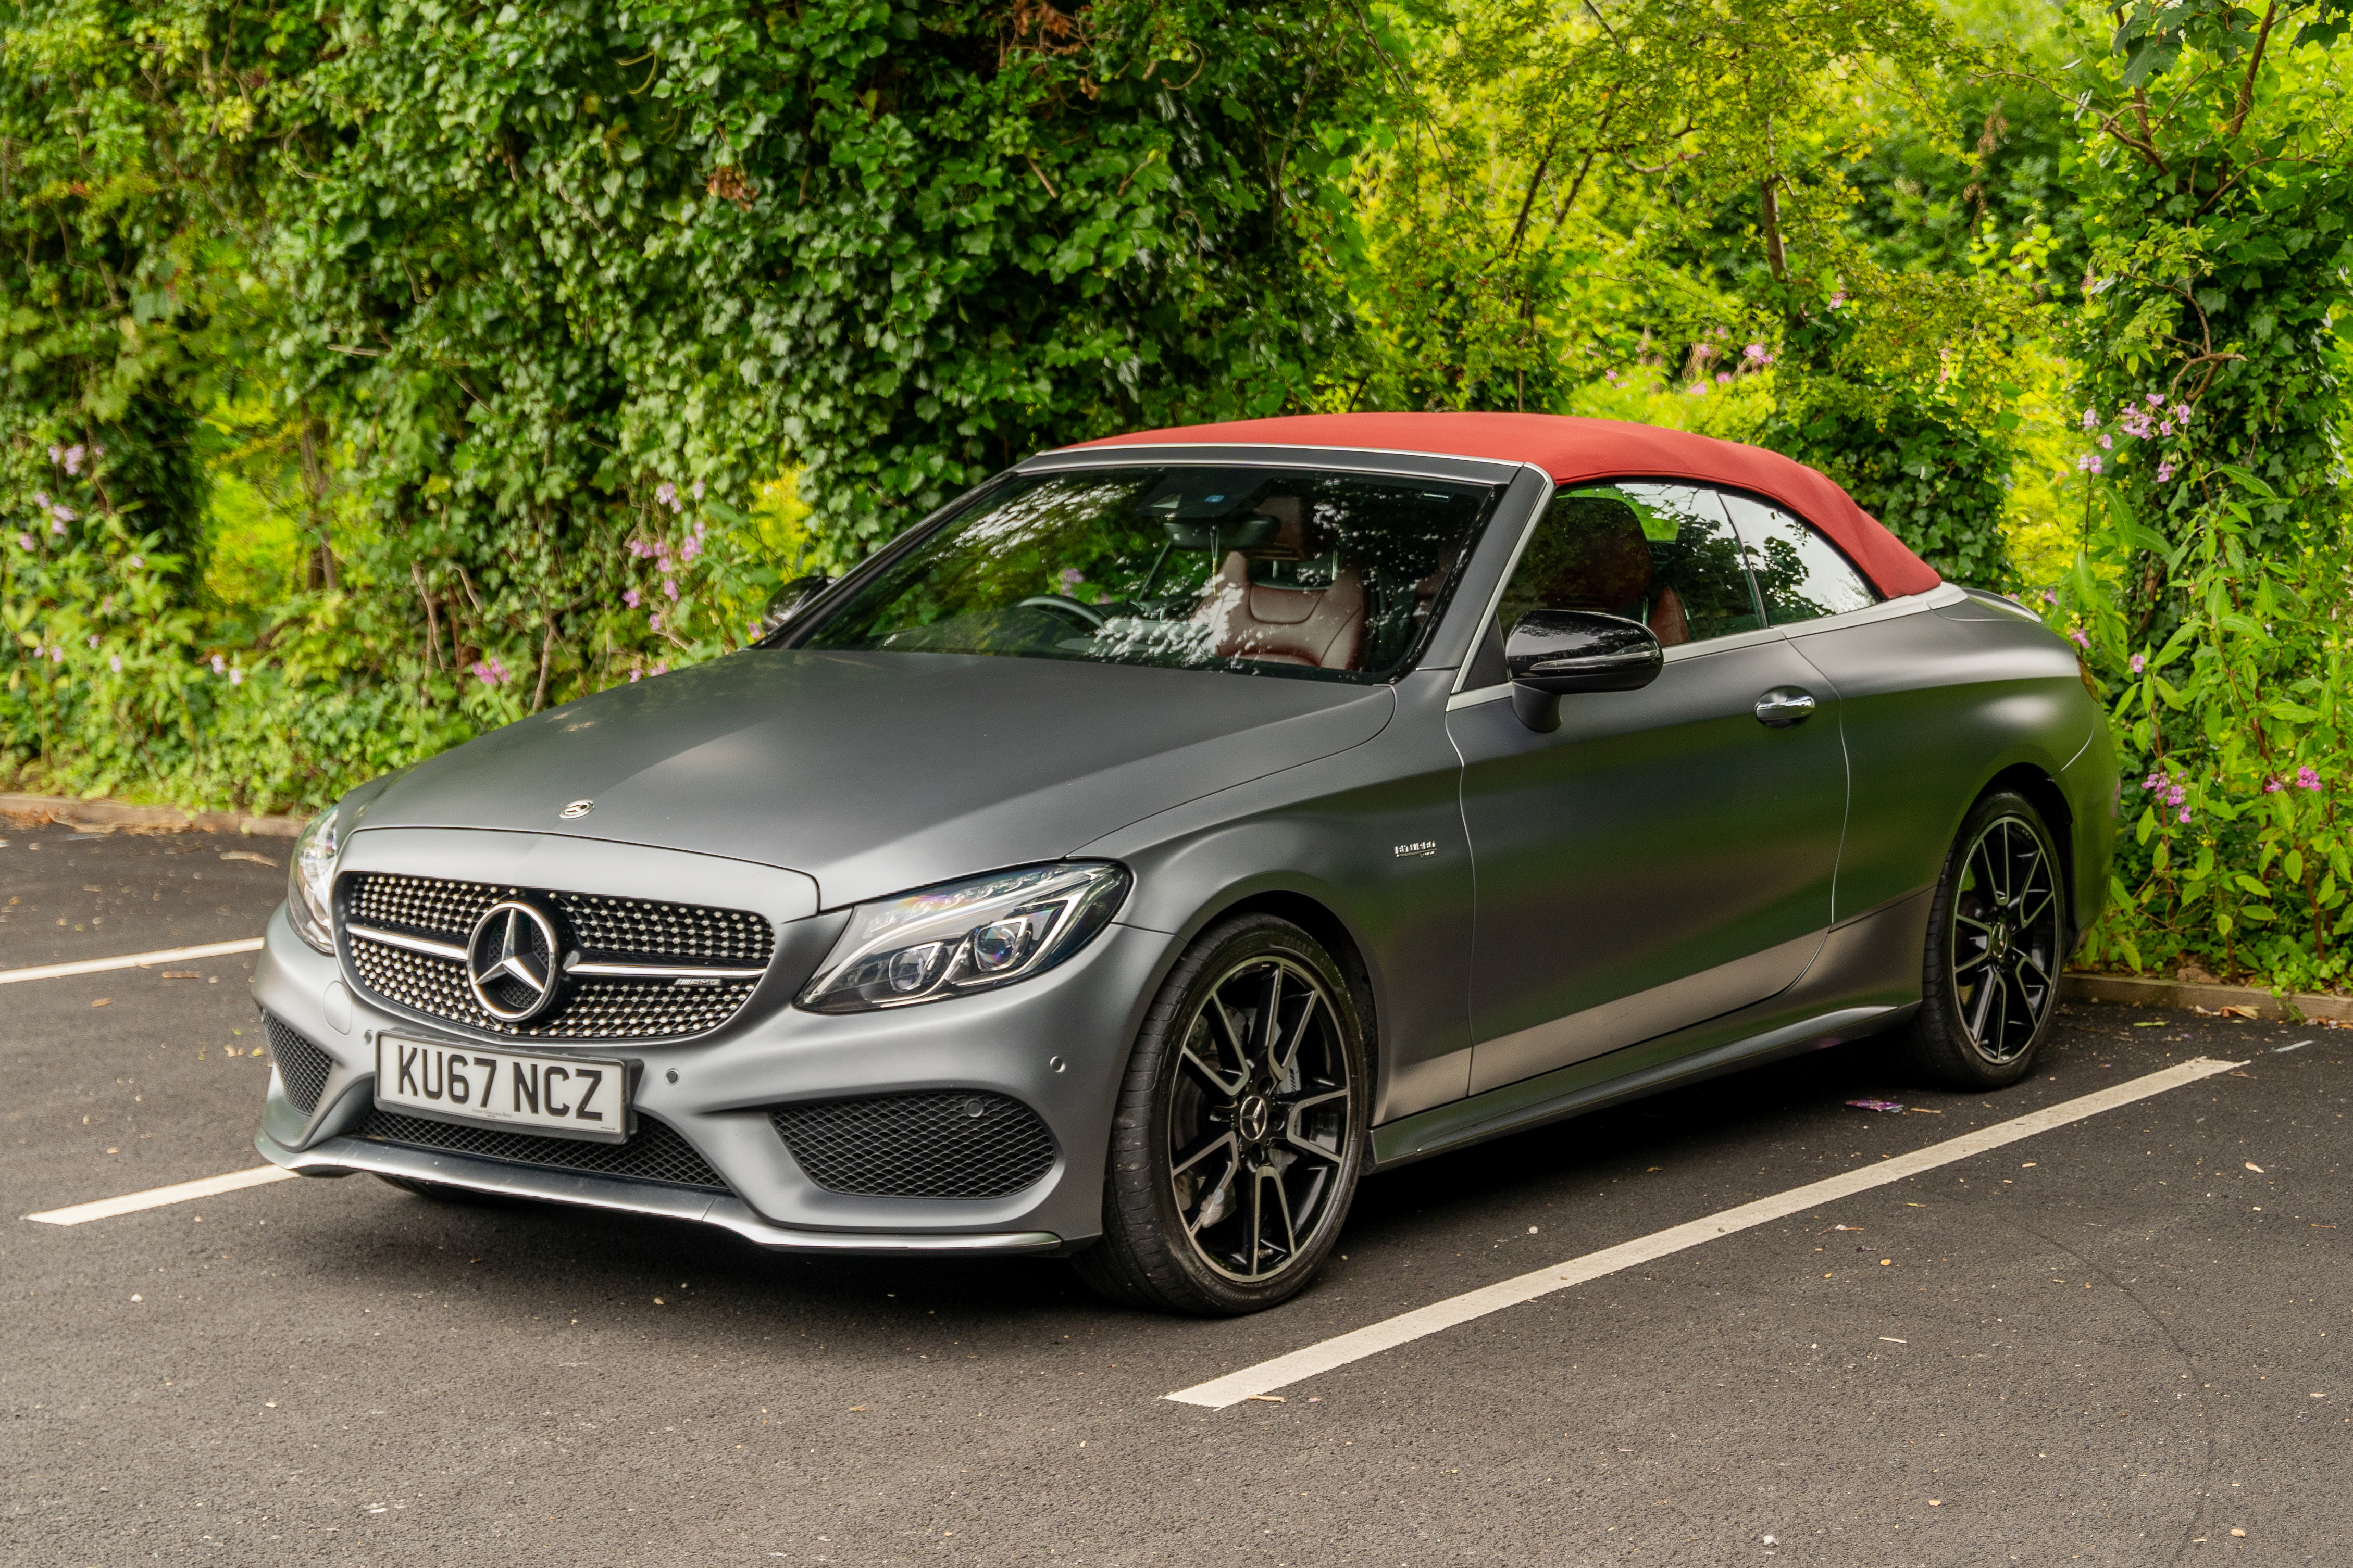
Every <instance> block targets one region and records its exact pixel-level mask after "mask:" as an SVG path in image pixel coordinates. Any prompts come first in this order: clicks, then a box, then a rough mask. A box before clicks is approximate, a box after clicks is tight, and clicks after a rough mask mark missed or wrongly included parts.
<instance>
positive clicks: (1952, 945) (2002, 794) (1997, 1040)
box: [1906, 790, 2068, 1090]
mask: <svg viewBox="0 0 2353 1568" xmlns="http://www.w3.org/2000/svg"><path fill="white" fill-rule="evenodd" d="M2067 934H2068V910H2067V886H2066V876H2065V871H2064V869H2063V862H2062V860H2061V858H2060V855H2059V847H2058V842H2057V840H2056V839H2054V838H2053V837H2052V834H2051V829H2050V828H2049V827H2048V826H2045V825H2044V823H2043V820H2042V813H2041V812H2039V811H2037V810H2036V809H2035V808H2034V803H2033V802H2031V801H2030V800H2028V799H2027V798H2026V797H2025V796H2024V795H2019V794H2017V793H2016V792H2014V791H2010V790H1997V791H1995V792H1993V793H1992V794H1989V795H1986V796H1985V797H1984V798H1983V799H1981V800H1979V801H1978V803H1977V805H1975V806H1973V807H1971V808H1970V811H1969V815H1968V817H1967V818H1965V819H1964V820H1963V822H1962V824H1961V832H1960V837H1957V838H1956V839H1954V841H1953V847H1952V849H1951V851H1950V852H1949V853H1947V856H1946V857H1945V869H1944V874H1943V875H1942V876H1941V877H1939V878H1938V879H1937V881H1936V897H1935V898H1934V899H1933V900H1930V903H1929V907H1928V942H1927V952H1926V961H1925V965H1924V969H1923V973H1922V974H1921V986H1920V998H1921V1000H1920V1011H1919V1013H1918V1015H1917V1016H1915V1018H1914V1019H1913V1020H1912V1023H1911V1026H1910V1028H1909V1031H1908V1034H1907V1037H1906V1045H1907V1047H1908V1051H1909V1055H1910V1058H1911V1060H1912V1065H1913V1066H1914V1068H1915V1069H1916V1070H1917V1072H1918V1074H1919V1076H1920V1077H1921V1078H1923V1079H1926V1080H1927V1081H1929V1082H1931V1083H1934V1084H1937V1085H1940V1086H1942V1087H1944V1088H1947V1089H1964V1090H1981V1089H2003V1088H2007V1087H2008V1086H2009V1085H2010V1084H2013V1083H2016V1082H2017V1081H2018V1080H2019V1079H2022V1078H2024V1077H2026V1075H2027V1074H2029V1073H2030V1072H2032V1071H2033V1070H2034V1058H2035V1055H2036V1053H2037V1052H2038V1051H2039V1050H2040V1049H2041V1048H2042V1040H2043V1037H2044V1036H2045V1035H2046V1034H2048V1033H2049V1031H2050V1026H2051V1019H2052V1015H2053V1014H2054V1013H2056V1012H2057V1010H2058V1002H2059V974H2060V971H2061V969H2062V968H2063V966H2064V963H2065V961H2066V953H2067V949H2068V942H2067Z"/></svg>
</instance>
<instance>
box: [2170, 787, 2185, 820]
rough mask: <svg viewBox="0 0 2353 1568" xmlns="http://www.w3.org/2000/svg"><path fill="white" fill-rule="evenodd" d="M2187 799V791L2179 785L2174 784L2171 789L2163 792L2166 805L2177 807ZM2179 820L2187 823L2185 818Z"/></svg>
mask: <svg viewBox="0 0 2353 1568" xmlns="http://www.w3.org/2000/svg"><path fill="white" fill-rule="evenodd" d="M2188 799H2189V790H2188V788H2187V787H2185V786H2183V785H2181V784H2175V785H2174V786H2173V787H2172V788H2170V789H2168V790H2167V791H2166V792H2165V804H2166V805H2180V804H2181V803H2182V802H2183V801H2185V800H2188ZM2181 820H2182V821H2184V822H2187V821H2189V818H2188V817H2186V816H2185V817H2183V818H2182V819H2181Z"/></svg>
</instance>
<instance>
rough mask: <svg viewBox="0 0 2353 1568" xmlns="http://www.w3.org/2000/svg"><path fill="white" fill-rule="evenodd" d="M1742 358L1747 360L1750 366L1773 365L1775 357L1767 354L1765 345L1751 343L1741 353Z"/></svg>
mask: <svg viewBox="0 0 2353 1568" xmlns="http://www.w3.org/2000/svg"><path fill="white" fill-rule="evenodd" d="M1740 357H1741V358H1743V359H1745V360H1746V361H1747V362H1748V363H1750V364H1759V365H1762V364H1771V363H1773V356H1772V355H1771V354H1769V353H1766V352H1765V345H1764V344H1763V343H1750V344H1749V345H1748V346H1747V347H1746V348H1745V349H1742V350H1741V351H1740Z"/></svg>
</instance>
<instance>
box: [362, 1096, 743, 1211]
mask: <svg viewBox="0 0 2353 1568" xmlns="http://www.w3.org/2000/svg"><path fill="white" fill-rule="evenodd" d="M343 1136H344V1137H346V1138H364V1139H367V1140H368V1141H369V1142H375V1143H397V1144H400V1145H402V1146H403V1147H405V1148H409V1149H432V1150H436V1151H438V1152H442V1153H445V1154H468V1155H471V1156H472V1157H473V1158H475V1159H478V1160H501V1161H504V1162H505V1163H508V1164H510V1165H536V1166H540V1167H542V1168H543V1169H548V1170H557V1171H581V1172H585V1173H588V1174H590V1175H596V1176H624V1177H627V1178H628V1179H630V1180H632V1181H638V1182H660V1183H663V1184H666V1185H669V1186H673V1187H698V1188H702V1189H704V1190H707V1191H710V1192H717V1193H723V1192H725V1191H727V1190H728V1188H727V1183H726V1181H725V1179H724V1178H723V1177H722V1176H721V1175H720V1174H719V1173H718V1172H717V1171H714V1170H712V1168H711V1162H709V1161H708V1160H705V1159H704V1158H703V1157H702V1155H701V1154H698V1153H697V1152H695V1149H694V1145H693V1144H691V1143H690V1142H687V1141H686V1140H685V1139H684V1138H682V1137H681V1136H680V1135H679V1132H678V1130H677V1129H675V1128H673V1127H671V1126H670V1125H669V1124H668V1123H667V1122H661V1121H655V1120H654V1119H653V1118H652V1117H650V1116H648V1115H646V1114H644V1113H643V1112H642V1111H641V1112H639V1113H638V1130H637V1131H635V1132H634V1133H632V1134H630V1136H629V1141H628V1142H626V1143H586V1142H581V1141H580V1140H579V1139H576V1138H543V1137H541V1136H539V1135H538V1134H536V1133H532V1132H502V1131H498V1130H497V1129H495V1128H490V1127H460V1126H458V1125H456V1124H455V1123H453V1122H448V1121H427V1120H425V1118H423V1117H421V1116H403V1115H400V1114H399V1113H398V1112H396V1111H391V1110H385V1109H383V1108H382V1107H381V1106H378V1107H375V1108H373V1109H371V1110H369V1111H368V1113H367V1114H366V1115H364V1116H363V1117H361V1118H360V1119H359V1121H358V1122H357V1123H356V1124H355V1125H354V1126H353V1127H351V1128H350V1129H349V1130H347V1131H345V1132H344V1134H343Z"/></svg>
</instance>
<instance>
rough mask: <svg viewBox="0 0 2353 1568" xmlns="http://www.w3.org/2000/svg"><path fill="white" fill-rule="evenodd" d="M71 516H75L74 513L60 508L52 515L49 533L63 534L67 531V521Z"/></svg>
mask: <svg viewBox="0 0 2353 1568" xmlns="http://www.w3.org/2000/svg"><path fill="white" fill-rule="evenodd" d="M71 516H73V513H71V512H69V511H67V510H65V508H63V507H59V508H58V510H57V511H56V512H54V513H52V514H51V515H50V517H49V531H50V532H51V533H63V532H64V531H66V519H67V518H69V517H71Z"/></svg>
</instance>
